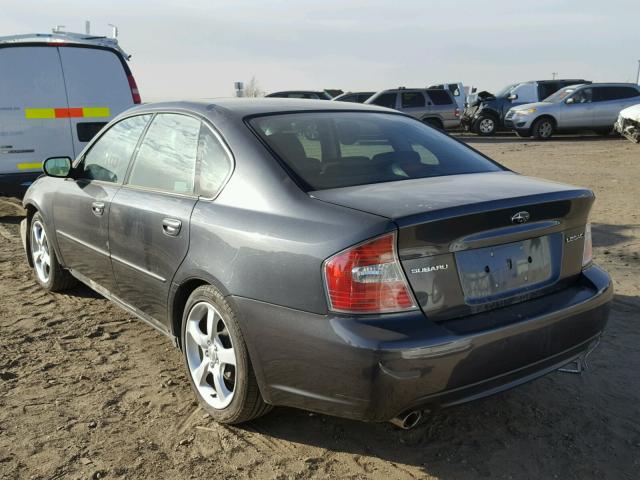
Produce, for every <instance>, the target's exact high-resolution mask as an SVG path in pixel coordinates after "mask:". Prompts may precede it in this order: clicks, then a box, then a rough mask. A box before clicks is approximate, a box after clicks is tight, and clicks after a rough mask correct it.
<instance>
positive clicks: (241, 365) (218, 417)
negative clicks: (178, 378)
mask: <svg viewBox="0 0 640 480" xmlns="http://www.w3.org/2000/svg"><path fill="white" fill-rule="evenodd" d="M202 301H205V302H208V303H211V304H212V305H213V306H214V307H215V308H216V310H218V312H219V313H220V315H221V316H222V317H223V320H224V323H225V324H226V326H227V329H228V330H229V333H230V335H231V342H232V343H233V348H234V352H235V354H236V369H235V375H236V383H235V386H234V393H233V399H232V400H231V403H230V404H229V405H227V406H226V407H225V408H222V409H215V408H213V407H212V406H210V405H209V404H208V403H207V402H206V401H205V400H204V398H202V396H201V395H200V392H198V389H197V388H196V386H195V384H194V382H193V378H192V377H191V371H190V370H189V362H188V360H187V353H186V348H185V330H186V321H187V318H188V315H189V312H190V311H191V308H192V307H193V306H194V305H195V304H196V303H199V302H202ZM180 341H181V345H182V358H183V361H184V366H185V369H186V371H187V378H188V379H189V383H190V384H191V388H192V389H193V391H194V393H195V395H196V397H197V398H198V402H199V403H200V405H201V406H202V408H203V409H204V410H205V411H206V412H207V413H209V415H211V417H212V418H213V419H214V420H215V421H217V422H220V423H234V422H235V421H236V419H237V418H239V417H240V415H241V413H242V411H243V409H244V405H245V402H246V401H247V392H248V388H249V376H250V374H251V370H250V369H251V363H250V361H249V353H248V351H247V347H246V344H245V342H244V337H243V335H242V332H241V331H240V326H239V324H238V321H237V317H236V314H235V312H234V311H233V309H232V308H231V306H230V305H229V303H227V301H226V300H225V299H224V296H223V295H222V294H221V293H220V291H219V290H218V289H216V288H215V287H213V286H211V285H205V286H202V287H198V288H196V289H195V290H194V291H193V293H192V294H191V295H190V296H189V298H188V300H187V303H186V305H185V308H184V312H183V314H182V326H181V328H180Z"/></svg>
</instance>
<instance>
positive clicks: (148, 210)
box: [109, 113, 201, 327]
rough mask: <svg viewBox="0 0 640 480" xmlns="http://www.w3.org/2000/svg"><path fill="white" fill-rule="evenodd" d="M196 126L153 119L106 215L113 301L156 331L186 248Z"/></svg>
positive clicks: (184, 119) (173, 117)
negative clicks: (139, 314)
mask: <svg viewBox="0 0 640 480" xmlns="http://www.w3.org/2000/svg"><path fill="white" fill-rule="evenodd" d="M200 126H201V122H200V120H198V119H196V118H194V117H191V116H187V115H180V114H171V113H161V114H157V115H156V116H155V117H154V118H153V120H152V122H151V125H150V126H149V129H148V130H147V133H146V134H145V136H144V138H143V140H142V142H141V144H140V147H139V149H138V152H137V154H136V155H135V158H134V160H133V165H132V166H131V169H130V170H131V171H130V173H129V176H128V178H127V181H126V182H125V185H124V186H123V187H122V188H121V189H120V190H119V191H118V192H117V194H116V195H115V197H114V198H113V201H112V204H111V210H110V212H109V245H110V248H111V260H112V266H113V272H114V276H115V280H116V283H117V286H116V295H117V296H118V298H120V299H121V300H122V301H124V302H125V303H127V304H129V305H130V306H132V307H135V308H136V309H138V310H139V311H141V312H142V313H144V314H146V315H147V316H148V317H151V318H149V320H150V321H152V322H154V323H158V326H160V327H161V326H162V325H161V324H163V323H165V322H166V320H167V301H168V296H169V287H170V285H171V281H172V279H173V276H174V274H175V272H176V271H177V270H178V267H179V266H180V264H181V263H182V260H183V259H184V257H185V256H186V254H187V250H188V248H189V221H190V219H191V212H192V210H193V208H194V206H195V204H196V202H197V200H198V197H197V196H196V190H195V179H196V177H195V169H196V157H197V151H198V136H199V132H200Z"/></svg>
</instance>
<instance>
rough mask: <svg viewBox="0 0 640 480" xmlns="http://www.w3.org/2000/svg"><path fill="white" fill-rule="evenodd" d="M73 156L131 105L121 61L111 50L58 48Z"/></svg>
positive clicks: (128, 87)
mask: <svg viewBox="0 0 640 480" xmlns="http://www.w3.org/2000/svg"><path fill="white" fill-rule="evenodd" d="M59 51H60V60H61V62H62V69H63V72H64V80H65V83H66V86H67V97H68V98H69V110H68V114H69V121H70V124H71V136H72V138H73V148H74V151H75V154H76V155H77V154H79V153H80V151H81V150H82V149H83V148H84V146H85V145H86V144H87V142H88V141H89V140H91V138H92V137H93V136H94V135H95V134H96V133H97V132H98V131H99V130H100V129H101V128H102V127H103V126H104V125H106V124H107V122H109V121H110V120H111V119H112V118H113V117H115V116H116V115H118V114H119V113H121V112H122V111H124V110H126V109H127V108H129V107H131V106H133V97H132V96H131V87H130V86H129V80H128V78H127V72H126V71H125V67H124V65H123V60H122V58H121V57H120V56H119V54H117V53H116V52H114V51H113V50H110V49H104V48H94V47H59Z"/></svg>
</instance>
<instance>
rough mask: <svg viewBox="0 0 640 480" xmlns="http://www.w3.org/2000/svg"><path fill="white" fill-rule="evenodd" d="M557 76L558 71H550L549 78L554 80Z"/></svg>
mask: <svg viewBox="0 0 640 480" xmlns="http://www.w3.org/2000/svg"><path fill="white" fill-rule="evenodd" d="M557 76H558V72H551V77H552V78H551V80H555V79H556V77H557Z"/></svg>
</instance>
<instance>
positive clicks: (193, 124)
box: [128, 113, 200, 194]
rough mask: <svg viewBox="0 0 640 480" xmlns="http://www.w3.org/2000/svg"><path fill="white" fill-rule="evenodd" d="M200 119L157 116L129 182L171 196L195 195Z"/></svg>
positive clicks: (169, 114)
mask: <svg viewBox="0 0 640 480" xmlns="http://www.w3.org/2000/svg"><path fill="white" fill-rule="evenodd" d="M199 133H200V120H197V119H195V118H193V117H188V116H186V115H178V114H173V113H161V114H158V115H157V116H156V117H155V118H154V119H153V121H152V123H151V125H150V126H149V129H148V130H147V133H146V135H145V137H144V139H143V140H142V143H141V145H140V149H139V151H138V154H137V155H136V158H135V160H134V163H133V168H132V169H131V173H130V175H129V181H128V183H129V184H130V185H135V186H138V187H144V188H150V189H153V190H162V191H164V192H169V193H179V194H192V193H194V182H195V169H196V157H197V152H198V136H199Z"/></svg>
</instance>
